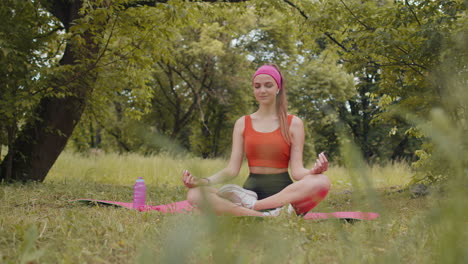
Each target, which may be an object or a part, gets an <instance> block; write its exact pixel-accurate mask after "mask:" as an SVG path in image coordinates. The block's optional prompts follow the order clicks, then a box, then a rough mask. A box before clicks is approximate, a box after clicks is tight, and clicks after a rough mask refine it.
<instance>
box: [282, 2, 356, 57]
mask: <svg viewBox="0 0 468 264" xmlns="http://www.w3.org/2000/svg"><path fill="white" fill-rule="evenodd" d="M283 1H284V2H285V3H286V4H288V5H289V6H291V7H292V8H294V9H296V10H297V11H298V12H299V13H300V14H301V16H302V17H303V18H305V19H306V20H308V19H309V17H308V16H307V15H306V13H305V12H304V11H303V10H302V9H300V8H299V7H298V6H296V5H295V4H293V3H292V2H291V1H289V0H283ZM323 34H325V36H327V38H329V39H330V40H331V41H332V42H333V43H335V44H336V45H338V47H340V48H341V49H343V50H344V51H346V52H349V50H348V49H347V48H346V47H345V46H344V45H343V44H341V43H340V42H339V41H338V40H336V39H335V38H334V37H333V36H332V35H331V33H330V32H323Z"/></svg>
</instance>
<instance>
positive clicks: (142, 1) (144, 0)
mask: <svg viewBox="0 0 468 264" xmlns="http://www.w3.org/2000/svg"><path fill="white" fill-rule="evenodd" d="M167 2H168V0H137V1H132V2H129V3H127V4H124V5H123V8H124V9H127V8H132V7H139V6H153V7H154V6H156V5H158V4H166V3H167ZM188 2H205V3H216V2H223V3H240V2H247V0H202V1H199V0H189V1H188Z"/></svg>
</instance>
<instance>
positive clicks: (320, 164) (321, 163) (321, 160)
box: [310, 152, 328, 174]
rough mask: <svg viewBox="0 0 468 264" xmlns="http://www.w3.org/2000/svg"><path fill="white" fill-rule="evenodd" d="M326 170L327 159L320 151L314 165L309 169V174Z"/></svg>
mask: <svg viewBox="0 0 468 264" xmlns="http://www.w3.org/2000/svg"><path fill="white" fill-rule="evenodd" d="M327 170H328V160H327V157H326V156H325V154H324V153H323V152H322V153H320V154H319V155H318V159H317V161H316V162H315V165H314V167H313V168H312V169H311V170H310V173H311V174H321V173H324V172H325V171H327Z"/></svg>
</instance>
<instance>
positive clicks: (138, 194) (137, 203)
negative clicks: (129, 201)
mask: <svg viewBox="0 0 468 264" xmlns="http://www.w3.org/2000/svg"><path fill="white" fill-rule="evenodd" d="M145 204H146V186H145V180H143V178H142V177H138V179H137V180H136V182H135V186H134V187H133V208H134V209H139V208H142V207H144V206H145Z"/></svg>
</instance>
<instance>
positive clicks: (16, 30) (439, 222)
mask: <svg viewBox="0 0 468 264" xmlns="http://www.w3.org/2000/svg"><path fill="white" fill-rule="evenodd" d="M466 8H467V3H466V1H461V0H458V1H445V0H441V1H429V0H427V1H410V0H405V1H399V0H395V1H389V0H380V1H378V0H376V1H356V0H330V1H286V0H283V1H279V0H268V1H155V0H135V1H132V0H114V1H111V0H94V1H79V0H70V1H60V0H55V1H53V0H34V1H33V0H29V1H27V0H5V1H2V2H1V3H0V12H1V14H0V24H1V25H2V26H1V28H0V48H1V52H0V78H1V84H0V162H1V164H0V179H1V180H2V183H1V188H2V197H1V201H2V205H1V206H2V210H1V213H0V216H1V218H0V248H1V249H0V260H1V261H2V262H6V263H17V262H20V263H35V262H37V263H56V262H62V263H85V262H87V263H128V262H138V263H154V262H194V263H201V262H203V263H204V262H221V261H223V262H228V263H231V262H236V263H238V262H240V263H244V262H254V263H258V262H267V261H268V262H271V261H273V262H276V263H284V262H291V263H296V262H325V261H327V262H331V263H342V262H345V261H346V262H351V263H363V262H364V263H375V262H377V261H378V262H384V263H386V262H389V263H395V262H404V263H440V262H444V263H463V262H465V263H466V262H467V260H468V253H467V249H466V248H468V247H467V242H466V238H467V236H468V234H467V230H468V229H467V228H466V226H467V213H466V209H465V207H466V206H465V205H464V201H465V200H466V198H467V197H466V193H467V192H466V188H467V186H468V185H467V173H468V170H467V158H466V157H467V151H466V148H467V137H466V134H467V133H466V130H467V115H466V106H467V105H466V104H467V103H466V102H468V93H467V92H466V86H467V68H466V67H467V64H466V58H467V48H466V43H467V42H468V41H467V28H468V27H467V17H466ZM265 63H275V64H277V65H278V66H279V67H280V68H281V70H282V73H283V74H284V76H285V79H286V87H287V93H288V99H289V112H290V113H292V114H295V115H297V116H299V117H300V118H301V119H302V120H303V121H304V124H305V128H306V135H307V136H306V146H305V150H304V151H305V153H304V156H305V161H306V164H307V166H309V167H311V166H312V165H313V161H314V159H315V156H316V154H317V153H319V152H321V151H326V152H327V154H328V157H329V159H330V161H331V168H330V171H329V176H330V178H331V179H332V183H333V188H332V191H331V193H330V195H329V197H328V198H327V200H326V201H324V202H323V203H322V204H321V205H319V207H318V208H317V209H316V210H317V211H325V212H331V211H376V212H379V213H380V214H381V215H382V216H381V218H380V219H379V220H378V221H372V222H360V223H355V224H353V225H349V224H346V223H345V224H343V223H341V222H338V221H329V222H327V221H325V222H312V221H304V220H301V219H266V220H262V221H260V220H256V219H249V218H226V217H213V216H203V217H201V216H196V215H189V216H171V215H161V214H159V213H139V212H134V211H124V210H117V209H115V208H102V207H83V206H82V205H77V204H73V203H70V202H68V201H69V200H72V199H77V198H95V199H109V200H120V201H130V200H131V198H132V185H133V183H134V180H135V179H136V178H137V177H139V176H142V177H144V178H145V180H146V183H147V185H148V201H149V202H151V203H153V204H159V203H167V202H172V201H176V200H183V199H184V198H185V191H186V190H185V189H184V187H183V186H182V184H181V181H180V177H181V171H182V170H183V169H189V170H191V171H192V172H193V173H194V174H195V175H200V176H207V175H210V174H212V173H214V172H216V171H217V170H219V169H221V168H222V167H223V166H224V165H225V164H226V159H227V158H228V157H229V153H230V144H231V133H232V128H233V124H234V122H235V120H236V119H237V118H239V117H240V116H242V115H245V114H248V113H251V112H252V111H254V109H255V107H256V105H255V100H254V98H253V96H252V88H251V84H250V83H251V76H252V73H253V72H254V71H255V69H256V68H257V67H258V66H260V65H262V64H265ZM246 175H247V168H246V166H245V165H244V167H243V169H242V172H241V177H240V178H238V179H236V180H235V181H234V182H235V183H238V184H241V183H242V181H243V180H244V179H245V177H246Z"/></svg>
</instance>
